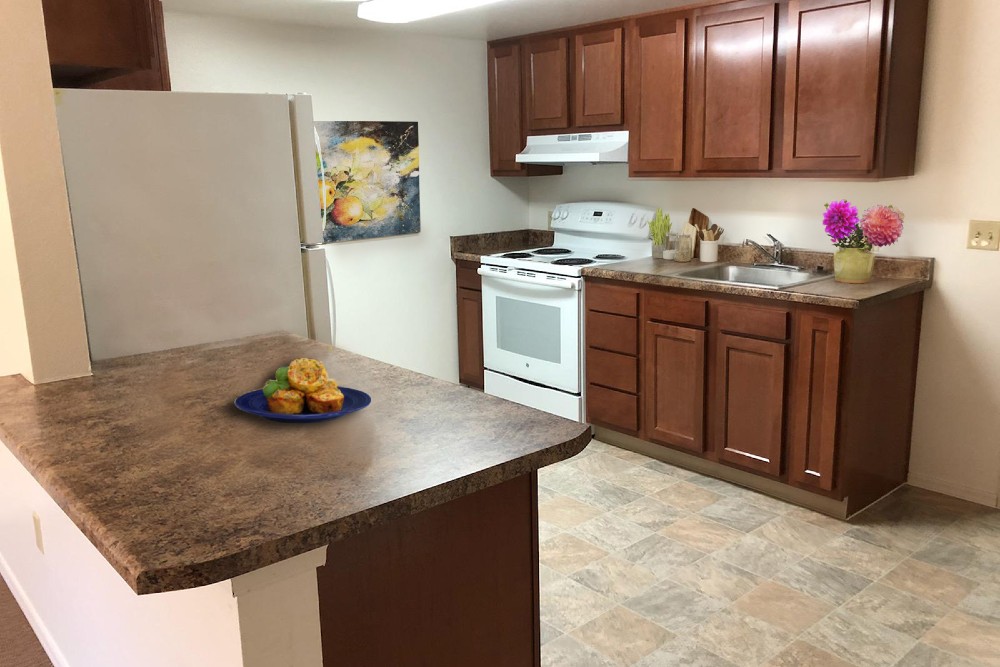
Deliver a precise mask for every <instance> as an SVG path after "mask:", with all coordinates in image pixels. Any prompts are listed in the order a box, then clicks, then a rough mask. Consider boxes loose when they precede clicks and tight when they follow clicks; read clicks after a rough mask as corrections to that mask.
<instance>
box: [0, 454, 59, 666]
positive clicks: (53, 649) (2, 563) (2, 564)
mask: <svg viewBox="0 0 1000 667" xmlns="http://www.w3.org/2000/svg"><path fill="white" fill-rule="evenodd" d="M0 446H2V445H0ZM0 575H3V578H4V581H6V582H7V587H8V588H9V589H10V592H11V594H12V595H13V596H14V599H15V600H17V604H18V605H20V607H21V613H23V614H24V617H25V618H26V619H28V624H29V625H30V626H31V629H32V630H34V632H35V636H37V637H38V643H39V644H41V645H42V649H43V650H44V651H45V654H46V655H48V656H49V661H50V662H51V663H52V665H53V667H70V664H69V661H68V660H67V659H66V656H65V655H63V652H62V651H60V650H59V645H58V644H56V640H55V637H53V636H52V633H50V632H49V629H48V627H46V625H45V623H44V622H43V621H42V617H41V616H40V615H39V613H38V611H37V610H36V609H35V605H33V604H31V600H30V599H29V598H28V594H27V592H26V591H25V590H24V588H22V587H21V582H20V581H18V579H17V575H15V574H14V570H13V569H12V568H11V567H10V563H8V562H7V559H6V558H4V555H3V554H2V553H0Z"/></svg>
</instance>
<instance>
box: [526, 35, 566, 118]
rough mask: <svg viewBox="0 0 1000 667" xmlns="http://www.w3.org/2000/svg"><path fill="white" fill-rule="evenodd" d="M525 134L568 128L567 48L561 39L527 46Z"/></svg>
mask: <svg viewBox="0 0 1000 667" xmlns="http://www.w3.org/2000/svg"><path fill="white" fill-rule="evenodd" d="M527 44H528V46H527V48H528V62H527V72H526V76H525V79H526V80H527V96H528V99H527V102H528V130H529V131H531V130H561V129H565V128H567V127H569V46H568V42H567V39H566V38H565V37H551V38H547V39H538V40H532V41H529V42H528V43H527Z"/></svg>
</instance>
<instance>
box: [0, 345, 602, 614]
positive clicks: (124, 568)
mask: <svg viewBox="0 0 1000 667" xmlns="http://www.w3.org/2000/svg"><path fill="white" fill-rule="evenodd" d="M303 356H305V357H314V358H317V359H321V360H323V361H324V362H325V363H326V365H327V367H328V368H329V370H330V373H331V376H332V377H334V378H335V379H337V380H338V381H339V382H340V383H341V384H342V385H344V386H347V387H353V388H356V389H361V390H363V391H365V392H367V393H369V394H370V395H371V396H372V404H371V406H369V407H368V408H366V409H364V410H362V411H360V412H357V413H354V414H350V415H347V416H345V417H342V418H339V419H334V420H330V421H324V422H316V423H307V424H286V423H279V422H273V421H269V420H265V419H261V418H259V417H254V416H251V415H246V414H243V413H241V412H239V411H237V410H236V408H235V407H233V400H234V399H235V398H236V397H237V396H238V395H240V394H242V393H244V392H246V391H250V390H252V389H255V388H258V387H260V386H261V385H262V384H263V382H264V380H265V379H267V377H268V376H270V374H271V373H273V371H274V369H275V368H277V367H279V366H283V365H286V364H287V363H288V362H289V361H291V360H292V359H294V358H296V357H303ZM590 437H591V431H590V427H589V426H587V425H585V424H579V423H576V422H573V421H569V420H566V419H562V418H559V417H555V416H552V415H549V414H547V413H544V412H539V411H537V410H533V409H531V408H526V407H523V406H521V405H517V404H515V403H510V402H507V401H504V400H501V399H498V398H494V397H492V396H487V395H485V394H483V393H482V392H479V391H475V390H472V389H468V388H466V387H462V386H460V385H457V384H452V383H449V382H444V381H441V380H436V379H434V378H430V377H427V376H425V375H421V374H419V373H414V372H412V371H408V370H404V369H402V368H398V367H395V366H390V365H388V364H384V363H381V362H378V361H374V360H372V359H368V358H365V357H361V356H358V355H355V354H351V353H348V352H344V351H341V350H337V349H334V348H332V347H330V346H328V345H324V344H321V343H317V342H314V341H311V340H307V339H304V338H300V337H298V336H293V335H291V334H275V335H269V336H257V337H252V338H246V339H240V340H237V341H228V342H222V343H215V344H210V345H201V346H196V347H189V348H181V349H176V350H169V351H166V352H156V353H151V354H144V355H138V356H133V357H123V358H120V359H113V360H109V361H103V362H98V363H95V364H94V368H93V376H92V377H88V378H79V379H74V380H65V381H62V382H55V383H51V384H44V385H38V386H34V385H32V384H30V383H29V382H28V381H27V380H25V379H24V378H22V377H20V376H9V377H3V378H0V439H2V440H3V442H4V443H6V445H7V447H8V448H10V450H11V451H12V452H13V453H14V455H15V456H16V457H17V458H18V459H19V460H20V461H21V462H22V464H23V465H24V466H25V467H26V468H27V469H28V470H29V471H30V472H31V474H32V475H34V477H35V479H37V480H38V481H39V483H40V484H41V485H42V486H43V487H44V488H45V489H46V490H47V491H48V493H49V494H50V495H51V496H52V498H53V499H54V500H55V501H56V502H57V503H58V504H59V505H60V507H62V508H63V510H64V511H65V512H66V514H67V515H69V517H70V518H71V519H72V520H73V522H74V523H76V525H77V526H79V528H80V529H81V530H82V531H83V532H84V533H85V534H86V535H87V537H88V538H89V539H90V541H91V542H92V543H93V544H94V545H95V546H96V547H97V549H98V550H99V551H100V552H101V553H102V554H103V555H104V557H105V558H107V560H108V562H110V563H111V565H112V566H113V567H114V568H115V569H116V570H117V571H118V573H119V574H120V575H121V576H122V577H123V578H124V579H125V581H126V582H127V583H128V584H129V586H131V587H132V588H133V589H134V590H135V591H136V592H137V593H140V594H143V593H155V592H161V591H170V590H177V589H184V588H193V587H196V586H202V585H206V584H210V583H214V582H217V581H222V580H225V579H230V578H232V577H235V576H237V575H240V574H244V573H246V572H249V571H252V570H256V569H259V568H261V567H264V566H267V565H270V564H272V563H275V562H278V561H281V560H284V559H287V558H290V557H292V556H295V555H298V554H300V553H304V552H306V551H309V550H312V549H315V548H318V547H321V546H323V545H325V544H328V543H330V542H333V541H336V540H337V539H340V538H343V537H345V536H348V535H351V534H355V533H359V532H361V531H364V530H366V529H367V528H370V527H372V526H374V525H377V524H380V523H384V522H387V521H391V520H392V519H394V518H396V517H400V516H405V515H408V514H413V513H416V512H419V511H420V510H423V509H426V508H429V507H433V506H435V505H438V504H441V503H445V502H447V501H449V500H453V499H455V498H459V497H462V496H465V495H468V494H471V493H474V492H476V491H479V490H481V489H484V488H487V487H489V486H492V485H495V484H498V483H501V482H504V481H507V480H509V479H513V478H514V477H518V476H520V475H524V474H526V473H529V472H531V471H533V470H536V469H538V468H540V467H542V466H546V465H549V464H552V463H555V462H557V461H560V460H562V459H565V458H569V457H570V456H573V455H574V454H577V453H579V452H580V451H581V450H582V449H583V448H584V447H585V446H586V445H587V443H588V442H589V441H590Z"/></svg>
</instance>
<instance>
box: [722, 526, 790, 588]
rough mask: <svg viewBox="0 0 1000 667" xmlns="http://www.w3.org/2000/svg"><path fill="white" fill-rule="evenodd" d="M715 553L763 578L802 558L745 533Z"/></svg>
mask: <svg viewBox="0 0 1000 667" xmlns="http://www.w3.org/2000/svg"><path fill="white" fill-rule="evenodd" d="M715 555H716V556H718V557H719V558H721V559H722V560H724V561H727V562H729V563H732V564H733V565H736V566H738V567H741V568H743V569H744V570H748V571H750V572H753V573H754V574H756V575H759V576H761V577H765V578H767V577H773V576H775V575H777V574H778V573H779V572H781V571H782V570H784V569H785V568H787V567H788V566H789V565H792V564H793V563H796V562H798V561H799V560H801V559H802V554H799V553H795V552H794V551H789V550H788V549H782V548H781V547H779V546H778V545H777V544H774V543H773V542H771V541H769V540H765V539H763V538H761V537H757V536H756V535H745V536H744V537H742V538H740V539H739V540H737V541H736V542H733V543H732V544H730V545H729V546H728V547H726V548H725V549H720V550H719V551H717V552H716V553H715Z"/></svg>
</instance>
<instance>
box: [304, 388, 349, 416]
mask: <svg viewBox="0 0 1000 667" xmlns="http://www.w3.org/2000/svg"><path fill="white" fill-rule="evenodd" d="M306 405H308V406H309V412H316V413H321V412H337V411H338V410H341V409H342V408H343V407H344V394H343V392H342V391H340V389H338V388H337V387H336V385H335V386H333V387H332V388H323V389H322V390H320V391H317V392H314V393H312V394H306Z"/></svg>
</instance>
